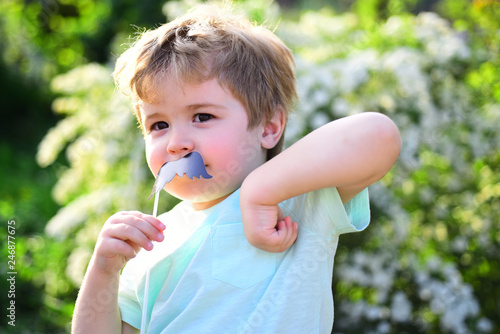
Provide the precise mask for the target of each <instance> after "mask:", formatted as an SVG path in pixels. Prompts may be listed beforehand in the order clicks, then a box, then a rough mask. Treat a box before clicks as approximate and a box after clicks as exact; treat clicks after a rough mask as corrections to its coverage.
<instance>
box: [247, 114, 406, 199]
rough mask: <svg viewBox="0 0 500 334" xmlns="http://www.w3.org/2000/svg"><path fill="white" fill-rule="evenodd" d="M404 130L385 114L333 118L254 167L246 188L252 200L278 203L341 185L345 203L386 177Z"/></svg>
mask: <svg viewBox="0 0 500 334" xmlns="http://www.w3.org/2000/svg"><path fill="white" fill-rule="evenodd" d="M400 146H401V143H400V139H399V132H398V130H397V128H396V126H395V125H394V123H393V122H392V121H391V120H389V119H388V118H387V117H385V116H383V115H381V114H375V113H364V114H360V115H356V116H352V117H346V118H343V119H340V120H337V121H334V122H331V123H329V124H327V125H325V126H323V127H321V128H319V129H317V130H315V131H313V132H311V133H310V134H309V135H307V136H305V137H304V138H302V139H301V140H300V141H298V142H297V143H295V144H294V145H293V146H291V147H290V148H288V149H287V150H285V151H284V152H282V153H281V154H279V155H278V156H277V157H275V158H274V159H272V160H270V161H268V162H267V163H265V164H264V165H262V166H260V167H259V168H257V169H256V170H254V171H253V172H252V173H251V174H250V175H249V176H248V177H247V178H246V179H245V182H244V184H243V186H242V196H243V197H244V198H246V199H247V200H249V201H252V202H256V203H260V204H267V205H275V204H278V203H280V202H282V201H284V200H286V199H288V198H291V197H294V196H297V195H300V194H303V193H306V192H310V191H313V190H317V189H321V188H326V187H337V188H338V189H339V193H340V195H341V198H342V200H343V201H344V202H347V201H349V200H350V199H351V198H352V197H354V195H355V194H356V193H358V192H359V191H361V190H362V189H363V188H365V187H366V186H368V185H370V184H372V183H374V182H376V181H378V180H379V179H380V178H381V177H383V176H384V175H385V174H386V173H387V172H388V171H389V169H390V168H391V167H392V165H393V164H394V162H395V161H396V159H397V157H398V155H399V150H400Z"/></svg>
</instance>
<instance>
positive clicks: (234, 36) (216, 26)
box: [114, 5, 297, 159]
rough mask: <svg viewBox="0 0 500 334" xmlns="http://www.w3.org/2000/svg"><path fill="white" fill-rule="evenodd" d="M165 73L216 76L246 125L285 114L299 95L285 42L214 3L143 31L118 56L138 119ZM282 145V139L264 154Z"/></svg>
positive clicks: (120, 81) (119, 75) (119, 80)
mask: <svg viewBox="0 0 500 334" xmlns="http://www.w3.org/2000/svg"><path fill="white" fill-rule="evenodd" d="M166 75H169V76H173V77H174V78H175V79H180V80H188V81H195V82H200V83H201V82H204V81H206V80H210V79H212V78H217V80H218V81H219V84H221V86H223V87H226V88H227V89H229V91H230V92H231V93H232V94H233V96H234V97H235V98H236V99H238V100H239V101H240V102H241V103H242V104H243V106H244V107H245V109H246V111H247V114H248V128H249V129H251V128H253V127H255V126H258V125H259V124H261V123H263V122H266V123H267V122H269V121H270V120H271V119H272V118H273V116H274V115H275V113H276V112H277V111H278V110H279V109H282V110H283V111H284V113H285V115H284V116H285V118H286V117H287V115H288V112H289V111H290V110H291V109H292V108H293V104H294V102H295V99H296V97H297V93H296V89H295V75H294V60H293V56H292V53H291V52H290V50H289V49H288V48H287V47H286V46H285V44H284V43H283V42H282V41H281V40H280V39H279V38H278V37H277V36H276V35H274V34H273V33H272V32H271V31H269V30H268V29H266V28H264V27H262V26H258V25H255V24H252V23H251V22H250V21H248V20H247V19H245V18H243V17H241V16H236V15H234V14H232V13H231V11H230V10H228V9H227V8H221V7H215V6H213V5H202V6H198V7H196V8H194V9H193V10H191V11H190V12H188V13H187V14H186V15H184V16H182V17H179V18H178V19H176V20H174V21H171V22H169V23H167V24H164V25H162V26H160V27H159V28H157V29H155V30H151V31H147V32H145V33H143V34H142V35H141V36H140V38H139V39H138V40H137V41H136V42H135V43H134V44H133V45H132V47H131V48H129V49H128V50H127V51H125V52H124V53H123V54H122V55H121V56H120V58H119V59H118V60H117V63H116V68H115V72H114V79H115V83H116V84H117V86H118V88H119V89H120V90H122V91H123V92H124V93H125V94H127V95H130V96H131V98H132V101H133V103H134V108H135V112H136V116H137V117H138V119H139V122H141V119H140V114H139V107H138V105H139V103H140V101H144V102H147V103H154V102H155V101H157V98H158V97H159V96H160V90H159V87H160V86H161V82H162V80H163V79H164V78H165V76H166ZM141 125H142V124H141ZM282 147H283V138H281V140H280V142H279V143H278V144H277V145H276V147H275V148H273V149H271V150H269V151H268V159H270V158H272V157H273V156H275V155H276V154H278V153H279V152H280V151H281V149H282Z"/></svg>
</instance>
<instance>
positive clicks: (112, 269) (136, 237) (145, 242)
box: [93, 211, 165, 275]
mask: <svg viewBox="0 0 500 334" xmlns="http://www.w3.org/2000/svg"><path fill="white" fill-rule="evenodd" d="M164 229H165V225H163V224H162V223H161V222H160V221H159V220H158V219H156V218H155V217H153V216H150V215H146V214H143V213H141V212H138V211H125V212H118V213H116V214H114V215H112V216H111V217H109V219H108V220H107V221H106V223H105V224H104V226H103V228H102V230H101V232H100V234H99V237H98V239H97V244H96V247H95V251H94V256H93V257H94V261H93V263H94V264H95V265H96V266H97V268H98V269H99V270H100V271H102V272H105V273H108V274H110V275H114V274H116V273H118V272H119V271H120V270H121V269H122V268H123V266H124V265H125V264H126V263H127V262H128V261H129V260H130V259H132V258H134V257H135V256H136V254H137V252H139V250H140V249H141V248H144V249H145V250H148V251H150V250H152V249H153V243H152V241H162V240H163V239H164V237H163V230H164Z"/></svg>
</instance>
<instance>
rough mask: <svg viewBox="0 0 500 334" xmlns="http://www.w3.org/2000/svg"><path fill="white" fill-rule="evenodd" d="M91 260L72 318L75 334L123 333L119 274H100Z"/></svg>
mask: <svg viewBox="0 0 500 334" xmlns="http://www.w3.org/2000/svg"><path fill="white" fill-rule="evenodd" d="M92 263H93V261H91V263H90V265H89V268H88V270H87V273H86V275H85V278H84V281H83V284H82V287H81V289H80V293H79V294H78V298H77V301H76V305H75V312H74V315H73V324H72V333H74V334H80V333H82V334H85V333H93V334H94V333H95V334H98V333H103V334H112V333H121V332H122V321H121V316H120V311H119V309H118V282H119V275H120V274H119V272H118V273H116V274H115V275H110V274H107V273H103V272H100V271H99V270H98V269H97V268H96V266H94V265H93V264H92Z"/></svg>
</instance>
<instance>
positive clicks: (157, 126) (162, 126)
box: [149, 122, 168, 131]
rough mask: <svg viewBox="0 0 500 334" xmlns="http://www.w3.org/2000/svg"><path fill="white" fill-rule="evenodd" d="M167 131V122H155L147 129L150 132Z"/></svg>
mask: <svg viewBox="0 0 500 334" xmlns="http://www.w3.org/2000/svg"><path fill="white" fill-rule="evenodd" d="M164 129H168V123H167V122H156V123H154V124H153V125H151V127H150V128H149V130H150V131H160V130H164Z"/></svg>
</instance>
